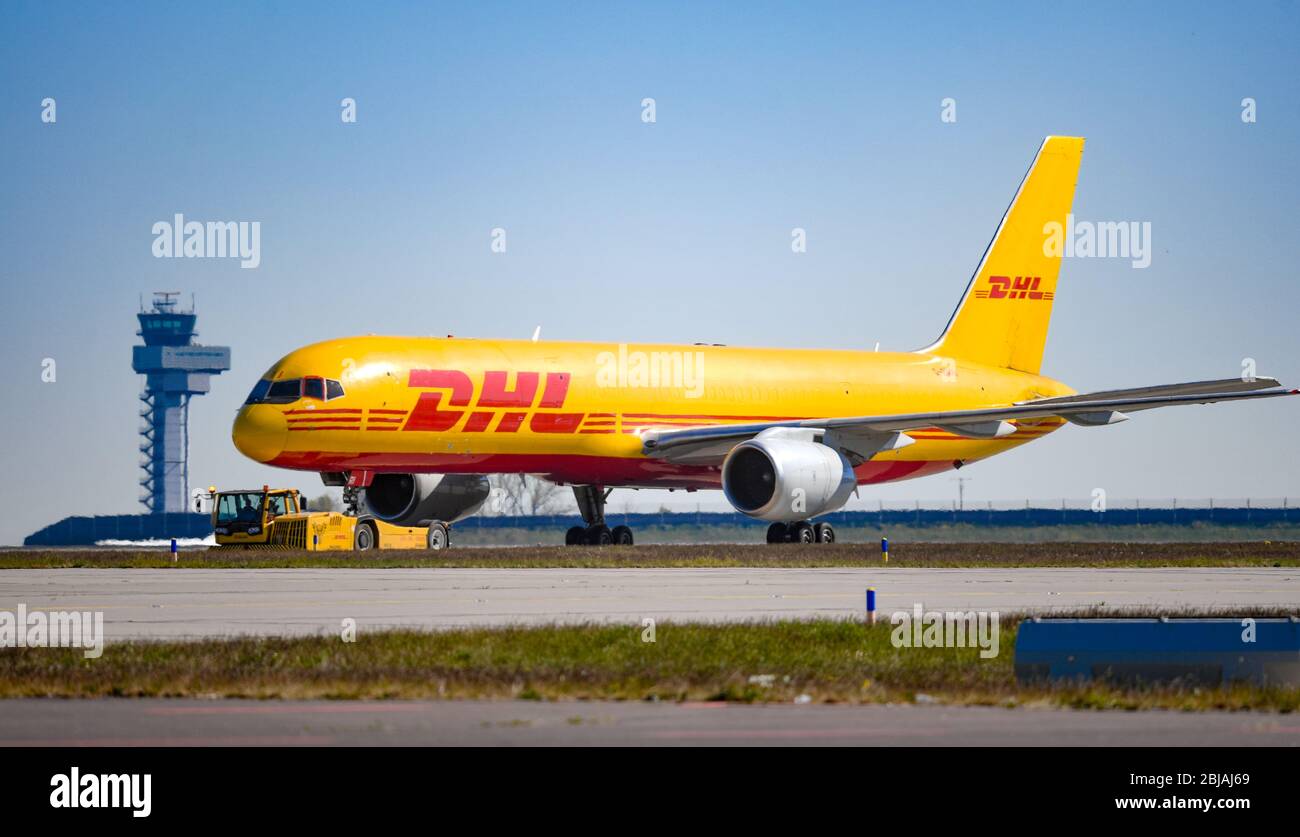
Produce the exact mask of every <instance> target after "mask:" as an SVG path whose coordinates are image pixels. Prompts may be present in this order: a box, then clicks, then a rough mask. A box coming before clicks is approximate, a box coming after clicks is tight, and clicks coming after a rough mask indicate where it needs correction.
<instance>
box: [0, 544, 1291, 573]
mask: <svg viewBox="0 0 1300 837" xmlns="http://www.w3.org/2000/svg"><path fill="white" fill-rule="evenodd" d="M881 563H882V562H881V555H880V547H879V544H878V543H877V544H844V543H837V544H828V545H820V544H819V545H807V546H805V545H799V544H776V545H768V544H701V545H663V546H634V547H603V548H596V547H565V546H533V547H457V548H453V549H450V550H447V551H445V552H440V553H430V552H427V551H423V550H409V551H408V550H400V551H399V550H391V551H390V550H382V551H379V552H369V553H360V554H359V553H351V552H321V553H314V552H261V551H242V550H222V549H214V550H207V551H203V550H192V551H184V552H181V553H180V556H179V560H178V561H176V562H173V561H172V557H171V555H170V554H169V553H168V552H167V551H166V550H165V549H158V550H150V551H135V552H132V551H125V550H121V551H119V550H107V549H97V550H96V549H87V550H34V549H33V550H10V551H5V552H0V570H4V569H20V568H51V569H54V568H70V567H89V568H132V567H138V568H158V569H166V568H178V569H185V568H209V569H218V568H220V569H229V568H248V569H259V568H266V569H269V568H285V567H302V568H328V567H338V568H355V567H362V568H371V569H380V568H391V567H484V568H488V567H503V568H527V567H566V568H619V567H638V568H640V567H879V566H881ZM889 566H890V567H993V568H997V567H1300V542H1296V541H1274V542H1269V541H1259V542H1253V543H1252V542H1245V543H1154V544H1153V543H1059V544H1058V543H1047V544H1023V543H1022V544H992V543H893V544H891V546H890V553H889Z"/></svg>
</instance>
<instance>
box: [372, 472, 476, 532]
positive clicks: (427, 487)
mask: <svg viewBox="0 0 1300 837" xmlns="http://www.w3.org/2000/svg"><path fill="white" fill-rule="evenodd" d="M490 491H491V489H490V488H489V486H488V480H487V477H484V476H481V475H478V474H376V475H375V476H374V478H373V479H372V480H371V483H370V486H369V487H368V488H367V489H366V493H365V506H366V510H367V511H368V512H369V513H370V514H373V515H374V516H375V517H377V518H379V519H380V520H382V521H384V522H385V523H392V524H394V525H397V526H418V525H421V524H425V523H428V522H429V521H431V520H441V521H442V522H443V523H454V522H456V521H457V520H461V519H463V518H466V517H469V516H470V515H472V514H473V513H474V512H476V511H478V510H479V509H480V508H482V506H483V503H484V502H486V501H487V498H488V494H489V492H490Z"/></svg>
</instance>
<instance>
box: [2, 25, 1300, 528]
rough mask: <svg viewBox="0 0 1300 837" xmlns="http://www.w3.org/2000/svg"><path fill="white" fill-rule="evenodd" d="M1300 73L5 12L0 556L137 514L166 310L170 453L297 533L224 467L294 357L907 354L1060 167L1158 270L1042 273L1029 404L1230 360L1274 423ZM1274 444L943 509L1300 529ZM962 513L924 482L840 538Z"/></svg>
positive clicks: (974, 479) (484, 28) (984, 39)
mask: <svg viewBox="0 0 1300 837" xmlns="http://www.w3.org/2000/svg"><path fill="white" fill-rule="evenodd" d="M1297 35H1300V12H1297V7H1296V5H1295V4H1293V3H1252V4H1246V5H1244V6H1242V7H1238V8H1230V7H1228V6H1226V5H1210V4H1141V5H1140V6H1138V7H1133V6H1131V5H1128V4H1120V3H1115V4H1107V3H1099V4H1089V5H1088V6H1087V7H1086V10H1084V9H1080V8H1060V9H1057V8H1055V7H1052V6H1045V5H1043V4H1016V3H999V4H996V5H993V4H956V3H952V4H948V3H937V4H898V5H891V6H881V7H868V6H864V5H862V4H786V5H782V4H752V3H745V4H741V3H735V4H698V3H684V4H656V5H654V6H653V7H651V6H640V5H633V4H609V3H599V4H597V3H592V4H563V5H561V4H551V5H549V6H548V5H546V4H522V3H521V4H491V5H484V6H481V7H479V6H476V7H473V8H470V7H466V6H462V5H450V4H448V5H443V6H438V7H433V8H429V7H426V6H424V5H423V4H382V3H380V4H364V5H363V4H356V5H345V4H319V3H313V4H305V3H304V4H292V3H275V4H271V3H265V4H263V3H236V4H227V5H220V6H218V5H216V4H213V5H211V6H197V5H182V4H170V3H166V4H165V3H157V4H150V3H138V4H131V5H129V6H127V5H108V4H99V5H92V4H71V3H35V4H13V3H9V4H5V5H4V6H3V8H2V9H0V44H2V45H3V46H2V48H0V109H3V113H4V117H3V119H2V120H0V148H3V149H4V178H3V184H4V188H3V190H0V207H2V208H3V217H4V223H3V224H0V247H2V248H3V252H4V254H5V258H4V259H3V260H0V282H2V283H3V287H4V305H3V306H0V346H2V347H3V349H2V351H3V357H4V360H5V363H4V364H3V365H0V384H3V388H4V392H5V393H6V394H7V397H6V398H5V399H4V400H3V401H2V402H0V424H2V425H3V428H4V434H3V438H4V445H5V461H6V463H7V464H8V466H9V471H10V474H11V477H10V479H8V480H6V482H5V485H4V487H3V488H0V499H2V500H3V504H4V508H5V509H6V511H7V514H6V515H5V516H4V518H3V520H0V542H14V541H18V540H21V538H22V536H23V535H25V534H27V533H29V532H31V531H33V530H34V529H36V528H38V527H39V526H42V525H44V524H46V523H49V522H52V521H53V520H55V519H58V518H59V517H62V516H63V515H64V514H67V513H71V512H74V511H75V512H80V513H92V512H93V513H109V512H130V511H136V510H137V509H138V506H137V503H136V497H137V494H138V491H137V488H136V479H137V476H138V472H137V460H138V456H137V453H136V449H135V445H136V439H135V431H136V427H137V423H138V419H137V416H136V410H137V402H136V400H135V395H136V393H137V391H138V389H139V386H140V382H139V380H138V378H137V377H136V376H135V375H134V373H133V372H132V371H131V369H130V345H131V344H132V343H133V342H134V340H135V338H134V330H135V326H136V323H135V319H134V314H135V312H136V306H137V299H138V297H139V294H140V293H145V294H146V295H147V294H148V293H149V292H150V291H152V290H155V289H177V290H182V291H185V292H187V293H188V292H191V291H193V292H194V293H195V294H196V296H197V300H198V309H199V315H200V318H199V328H200V332H201V337H200V339H201V340H204V341H207V342H210V343H220V344H230V345H233V347H234V354H233V361H234V368H233V369H232V370H231V372H229V373H227V374H226V375H224V376H222V377H220V378H218V379H217V380H216V381H215V383H214V387H213V392H212V394H210V395H208V396H206V397H204V398H203V399H201V400H199V401H198V402H196V406H195V408H194V410H193V413H192V433H193V445H192V451H191V470H192V473H193V475H194V477H195V481H196V482H198V483H204V484H206V483H209V482H215V483H217V484H218V485H232V484H236V483H245V484H261V483H263V482H273V483H281V482H290V483H293V484H300V485H302V487H304V488H305V489H307V490H309V491H312V492H314V491H315V490H316V488H317V486H316V480H315V478H314V477H311V476H310V475H302V476H296V475H289V474H285V473H283V472H275V471H272V470H270V469H265V468H261V467H259V466H257V465H255V464H254V463H251V462H248V461H246V460H244V459H242V457H240V456H239V455H238V454H237V453H236V452H235V451H234V450H233V448H232V446H231V445H230V442H229V424H230V420H231V418H232V417H233V414H234V411H235V409H236V407H237V405H238V404H239V402H240V401H241V400H242V399H243V397H244V395H245V394H246V393H247V391H248V389H249V388H250V386H251V385H252V382H253V381H254V380H255V379H256V377H257V376H258V375H259V374H260V373H261V372H262V371H263V370H264V369H265V368H266V367H268V366H269V365H270V364H271V363H272V362H273V361H274V360H275V359H276V358H278V357H280V356H281V355H283V354H284V353H286V352H287V351H289V350H291V349H293V348H294V347H296V346H299V345H302V344H304V343H308V342H311V341H313V340H317V339H324V338H328V337H335V336H340V335H344V334H349V333H359V332H377V333H396V334H414V335H418V334H439V335H441V334H447V333H455V334H459V335H477V336H485V337H513V336H519V337H525V336H528V335H530V334H531V333H532V330H533V328H534V327H535V326H536V325H538V324H541V325H542V329H543V336H544V337H549V338H556V339H559V338H565V339H584V340H614V341H628V342H637V341H682V342H694V341H708V342H720V343H729V344H737V345H777V346H792V347H800V346H809V347H839V348H867V349H869V348H871V347H872V346H873V345H874V344H875V343H876V341H880V342H881V344H882V346H883V347H885V348H896V349H910V348H916V347H919V346H922V345H925V344H927V343H928V342H930V341H931V340H932V339H933V338H934V337H935V336H936V335H937V333H938V331H939V330H940V329H941V328H942V326H943V324H944V322H945V321H946V319H947V317H948V314H949V313H950V311H951V309H952V307H953V306H954V304H955V303H956V300H957V297H958V295H959V294H960V293H961V291H962V289H963V288H964V286H965V283H966V280H967V278H968V277H969V275H970V272H971V270H972V269H973V268H974V266H975V263H976V261H977V260H978V258H979V256H980V254H981V252H982V251H983V248H984V245H985V243H986V242H987V240H988V238H989V236H990V235H991V233H992V231H993V229H994V227H995V226H996V224H997V221H998V219H999V217H1000V214H1001V212H1002V210H1003V209H1004V208H1005V206H1006V203H1007V201H1008V199H1009V198H1010V196H1011V194H1012V193H1013V192H1014V189H1015V187H1016V185H1017V183H1018V181H1019V178H1020V176H1021V175H1022V174H1023V172H1024V170H1025V167H1026V166H1027V165H1028V163H1029V161H1030V159H1031V158H1032V155H1033V153H1034V151H1035V149H1036V148H1037V146H1038V144H1039V143H1040V142H1041V140H1042V138H1043V136H1045V135H1047V134H1053V133H1055V134H1078V135H1083V136H1086V137H1088V146H1087V150H1086V152H1085V154H1084V160H1083V168H1082V172H1081V178H1080V183H1079V189H1078V194H1077V197H1076V201H1075V214H1076V215H1077V216H1078V217H1079V218H1080V219H1085V220H1088V219H1091V220H1139V221H1150V222H1151V224H1152V231H1153V232H1152V235H1153V243H1154V257H1153V261H1152V264H1151V266H1150V267H1149V268H1148V269H1146V270H1134V269H1132V268H1131V267H1130V266H1129V263H1128V262H1127V261H1124V260H1102V259H1090V260H1083V259H1077V260H1072V261H1067V262H1066V264H1065V266H1064V269H1063V274H1062V280H1061V290H1060V293H1059V295H1058V298H1057V302H1056V307H1055V314H1054V319H1053V327H1052V333H1051V336H1050V339H1049V343H1048V350H1047V357H1046V361H1045V365H1044V371H1045V372H1046V373H1047V374H1050V375H1052V376H1054V377H1058V378H1061V379H1063V380H1065V381H1066V382H1068V383H1070V384H1071V385H1072V386H1075V387H1076V388H1079V389H1090V388H1103V387H1113V386H1130V385H1132V386H1136V385H1141V384H1147V383H1156V382H1169V381H1182V380H1196V379H1201V378H1209V377H1232V376H1235V375H1237V374H1239V373H1240V369H1241V362H1242V359H1243V358H1246V357H1251V358H1254V359H1255V360H1256V361H1257V362H1258V368H1259V371H1260V373H1261V374H1269V375H1274V376H1276V377H1279V378H1282V379H1283V381H1284V382H1291V383H1295V382H1297V381H1300V353H1298V352H1297V348H1300V336H1298V335H1297V331H1296V326H1295V324H1294V322H1293V321H1294V318H1295V312H1296V311H1297V310H1300V305H1298V304H1297V303H1300V283H1297V277H1296V270H1295V267H1294V263H1295V258H1296V254H1297V251H1298V250H1300V248H1297V227H1296V213H1295V210H1296V207H1297V194H1300V192H1298V191H1297V190H1298V187H1300V160H1298V159H1297V155H1296V153H1295V148H1296V146H1297V142H1298V141H1300V108H1298V107H1297V105H1296V103H1297V102H1300V66H1298V65H1300V58H1298V57H1297V56H1298V55H1300V51H1297V49H1296V42H1297ZM45 97H53V98H55V99H56V101H57V108H58V110H57V114H58V121H57V122H56V123H54V124H45V123H43V122H42V121H41V119H40V113H41V104H40V103H41V100H42V99H43V98H45ZM344 97H351V98H354V99H355V100H356V102H357V111H358V121H357V122H356V124H344V123H342V122H341V120H340V118H339V110H340V108H339V102H340V100H341V99H342V98H344ZM645 97H653V98H654V99H655V100H656V110H657V121H656V122H655V123H654V124H649V125H648V124H645V123H643V122H642V121H641V119H640V115H641V104H640V103H641V100H642V99H643V98H645ZM945 97H952V98H954V99H956V101H957V121H956V123H953V124H945V123H943V122H942V121H941V120H940V118H939V116H940V101H941V100H942V99H943V98H945ZM1245 97H1252V98H1254V99H1255V100H1256V101H1257V103H1258V121H1257V122H1256V123H1254V124H1245V123H1243V122H1242V120H1241V118H1240V114H1241V105H1240V102H1241V100H1242V99H1243V98H1245ZM175 212H183V213H185V215H186V216H187V217H189V218H192V219H199V220H256V221H260V222H261V226H262V261H261V266H260V267H259V268H258V269H256V270H242V269H240V267H239V266H238V264H237V263H236V262H235V261H233V260H215V259H212V260H196V259H170V260H167V259H155V258H153V256H152V254H151V251H150V247H151V244H152V241H153V236H152V234H151V232H150V230H151V227H152V225H153V224H154V223H155V222H157V221H160V220H168V219H170V218H171V216H172V215H173V213H175ZM494 227H502V228H505V229H506V230H507V235H508V243H509V249H508V252H507V253H505V254H493V253H492V252H491V251H490V248H489V242H490V231H491V230H492V229H493V228H494ZM793 227H802V228H804V229H806V230H807V231H808V252H807V253H804V254H798V255H796V254H794V253H792V252H791V250H790V246H789V243H790V230H791V229H792V228H793ZM46 357H52V358H55V359H56V360H57V361H58V381H57V383H55V384H45V383H42V382H41V380H40V370H41V361H42V359H43V358H46ZM1296 409H1297V405H1295V404H1291V403H1286V402H1281V403H1279V402H1269V403H1260V404H1245V405H1222V406H1219V407H1214V408H1210V407H1206V408H1187V409H1185V410H1176V411H1162V412H1159V413H1148V414H1145V415H1141V416H1139V417H1138V418H1136V419H1135V420H1133V421H1131V422H1128V423H1127V424H1125V425H1120V426H1117V427H1113V428H1106V429H1102V430H1095V431H1083V430H1081V429H1077V428H1070V429H1067V430H1066V431H1065V432H1063V433H1060V434H1056V435H1055V436H1054V437H1053V438H1052V439H1050V440H1047V441H1045V442H1041V443H1038V444H1035V445H1032V446H1029V447H1027V448H1025V449H1022V450H1020V451H1017V452H1015V453H1012V454H1009V455H1007V456H1004V457H999V458H996V459H994V460H991V461H989V462H985V463H981V464H980V465H978V466H977V467H973V468H971V469H970V470H968V471H965V472H964V473H963V475H965V476H969V477H971V481H970V482H969V483H968V484H967V485H966V491H967V498H968V499H969V500H973V501H976V502H978V501H983V500H987V499H1004V498H1013V499H1019V498H1026V497H1028V498H1035V499H1052V500H1055V499H1058V498H1071V499H1080V500H1084V499H1087V498H1088V497H1089V495H1090V492H1091V491H1092V490H1093V489H1094V488H1096V487H1104V488H1106V490H1107V492H1108V494H1109V495H1110V496H1111V497H1148V498H1168V497H1173V496H1178V497H1211V496H1213V497H1220V498H1228V497H1246V496H1254V497H1281V496H1283V495H1290V496H1292V497H1300V476H1298V475H1297V468H1296V465H1297V463H1298V462H1300V456H1297V451H1298V449H1297V443H1296V441H1295V437H1294V432H1293V429H1294V427H1295V425H1296V416H1297V413H1296ZM955 493H956V485H955V484H954V483H953V482H952V481H951V480H950V479H948V478H947V477H940V478H936V479H932V480H920V481H916V482H908V483H902V484H899V485H896V486H891V487H885V488H880V489H870V490H864V491H863V500H861V501H854V505H857V504H859V503H863V502H865V503H867V504H870V505H874V503H875V502H876V500H877V499H884V500H886V501H901V500H911V499H913V498H919V499H938V498H945V499H946V498H950V497H953V496H955ZM661 499H663V498H660V497H659V496H657V495H653V494H650V493H648V492H642V493H641V494H639V495H637V496H635V497H634V498H633V502H634V503H635V504H637V505H638V506H650V507H653V506H657V505H658V503H659V502H660V500H661ZM697 501H700V502H703V503H704V505H705V508H709V507H716V508H721V507H722V503H723V500H722V498H721V496H720V495H714V496H711V497H709V496H705V497H699V496H695V497H691V498H690V499H689V500H688V501H684V502H686V503H687V504H688V505H689V506H690V507H692V508H693V507H694V506H695V503H696V502H697ZM615 502H616V503H617V502H618V500H617V499H616V500H615ZM671 504H672V503H670V505H671Z"/></svg>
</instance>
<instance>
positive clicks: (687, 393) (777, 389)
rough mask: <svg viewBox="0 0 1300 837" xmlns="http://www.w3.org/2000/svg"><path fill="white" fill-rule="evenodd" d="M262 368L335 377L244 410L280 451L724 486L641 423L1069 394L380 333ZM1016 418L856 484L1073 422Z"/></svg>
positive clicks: (247, 444) (978, 369)
mask: <svg viewBox="0 0 1300 837" xmlns="http://www.w3.org/2000/svg"><path fill="white" fill-rule="evenodd" d="M263 379H264V381H270V382H271V383H272V386H273V385H274V384H275V382H290V381H295V380H314V379H323V380H325V381H337V382H338V387H337V388H336V387H333V386H332V385H331V387H330V388H329V389H330V391H329V392H328V393H325V394H326V395H330V394H332V395H334V396H335V397H331V398H328V399H326V398H324V397H321V398H316V397H311V396H310V395H307V394H306V393H307V392H308V391H309V390H310V391H311V392H313V393H318V392H324V389H325V388H324V387H321V386H317V385H316V384H310V385H304V386H303V387H302V388H301V390H300V391H301V392H303V393H304V395H303V397H298V398H292V399H291V398H289V396H284V395H282V396H281V397H280V398H276V399H271V400H272V401H273V402H274V403H267V402H266V401H263V402H262V403H250V404H247V405H245V406H244V408H243V409H242V410H241V411H240V415H239V417H238V419H237V420H236V423H235V428H234V439H235V443H236V445H237V446H238V447H239V449H240V450H241V451H243V452H244V453H245V454H246V455H248V456H250V457H252V458H254V459H257V460H259V461H261V462H265V463H266V464H268V465H273V466H277V467H282V468H292V469H298V470H304V471H318V472H349V471H370V472H373V473H385V472H389V473H470V474H492V473H530V474H538V475H543V476H546V477H548V478H549V479H552V480H554V481H556V482H561V483H571V484H597V485H605V486H638V487H656V488H718V487H719V480H720V469H719V468H718V467H717V466H716V465H711V464H710V465H699V464H683V463H677V462H670V461H665V460H663V459H658V458H655V457H653V456H649V455H647V454H646V453H645V452H643V447H642V437H641V434H642V433H643V432H645V431H648V430H651V429H678V428H683V427H692V426H705V425H719V424H746V423H753V422H756V421H782V420H789V419H804V418H818V417H839V416H860V415H884V414H891V413H900V412H913V413H914V412H928V411H943V410H960V409H975V408H980V407H986V406H993V405H1001V404H1008V403H1013V402H1016V401H1023V400H1028V399H1032V398H1040V397H1050V396H1058V395H1068V394H1071V393H1072V392H1073V390H1071V389H1070V388H1069V387H1066V386H1064V385H1063V384H1061V383H1059V382H1057V381H1054V380H1052V379H1050V378H1045V377H1042V376H1040V375H1032V374H1027V373H1024V372H1019V371H1016V370H1013V369H1008V368H999V367H991V366H984V365H981V364H976V363H971V362H968V361H963V360H959V359H955V358H945V357H940V356H936V355H931V354H925V353H903V352H859V351H832V350H801V349H754V348H738V347H727V346H706V345H651V344H631V345H628V344H601V343H579V342H533V341H527V340H479V339H467V338H406V337H375V336H367V337H354V338H345V339H339V340H331V341H327V342H323V343H318V344H315V345H312V346H307V347H305V348H302V349H299V350H297V351H295V352H293V353H291V354H289V355H288V356H286V357H285V358H284V359H282V360H281V361H280V362H278V363H277V364H276V365H275V366H274V367H272V368H271V369H270V370H269V371H268V372H267V373H266V375H265V376H264V378H263ZM259 386H265V385H262V384H259ZM291 389H292V387H290V386H287V385H284V384H282V385H281V387H280V388H279V390H280V391H281V392H282V393H283V392H286V391H289V390H291ZM339 389H341V390H342V394H341V395H339V394H338V390H339ZM273 391H274V390H273ZM1013 424H1015V425H1016V432H1015V433H1014V434H1012V435H1009V436H1005V437H1002V438H998V439H970V438H964V437H962V436H957V435H953V434H952V433H949V432H946V431H943V430H940V429H938V428H926V429H924V430H919V431H915V432H912V433H910V434H909V435H910V436H911V437H912V438H913V439H914V440H915V444H912V445H909V446H907V447H905V448H902V449H900V450H894V451H886V452H882V453H880V454H878V455H876V456H875V457H873V458H872V459H871V460H870V461H867V462H863V463H861V464H859V465H857V466H856V467H855V468H854V474H855V476H856V479H857V481H858V483H859V484H869V483H879V482H889V481H895V480H901V479H908V478H912V477H920V476H925V475H928V474H934V473H938V472H941V471H944V470H947V469H949V468H951V467H953V466H954V464H956V463H961V464H965V463H969V462H973V461H976V460H979V459H983V458H985V457H988V456H991V455H993V454H996V453H1000V452H1002V451H1005V450H1010V449H1011V448H1014V447H1017V446H1019V445H1021V444H1024V443H1025V442H1027V441H1030V440H1032V439H1036V438H1038V437H1040V436H1044V435H1046V434H1048V433H1050V432H1052V431H1053V430H1055V429H1056V428H1058V427H1060V426H1061V425H1062V424H1063V422H1062V420H1061V419H1059V418H1056V417H1050V418H1044V419H1036V420H1030V421H1020V422H1013Z"/></svg>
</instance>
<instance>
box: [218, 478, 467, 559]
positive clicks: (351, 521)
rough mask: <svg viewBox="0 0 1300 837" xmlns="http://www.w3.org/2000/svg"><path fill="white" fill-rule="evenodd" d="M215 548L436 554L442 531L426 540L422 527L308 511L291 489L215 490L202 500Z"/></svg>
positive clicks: (442, 544)
mask: <svg viewBox="0 0 1300 837" xmlns="http://www.w3.org/2000/svg"><path fill="white" fill-rule="evenodd" d="M202 499H207V500H208V501H209V502H210V503H211V508H212V531H213V534H214V535H215V537H216V541H217V546H218V547H222V548H236V549H237V548H245V549H303V550H312V551H320V550H356V551H359V552H365V551H368V550H371V549H425V548H429V549H442V548H445V547H446V546H447V538H446V529H445V528H442V529H441V532H440V534H439V537H436V538H433V537H430V534H429V527H427V526H394V525H392V524H390V523H385V522H384V521H382V520H377V519H375V518H374V517H371V516H369V515H364V516H361V517H357V516H353V515H349V514H344V513H343V512H334V511H319V512H313V511H310V510H308V509H307V508H306V503H305V502H304V500H303V498H302V495H301V494H300V493H299V492H298V490H297V489H294V488H275V489H273V488H270V487H268V486H262V488H261V490H260V491H258V490H239V491H217V490H216V488H215V487H214V488H210V489H209V490H208V493H207V494H206V495H200V503H201V502H202Z"/></svg>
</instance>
